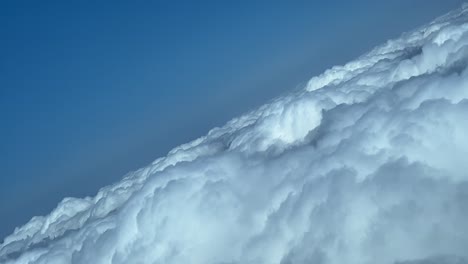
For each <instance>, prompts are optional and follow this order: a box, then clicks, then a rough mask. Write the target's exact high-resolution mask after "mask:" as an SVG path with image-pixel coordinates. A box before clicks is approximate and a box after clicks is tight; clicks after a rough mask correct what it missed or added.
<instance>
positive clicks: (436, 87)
mask: <svg viewBox="0 0 468 264" xmlns="http://www.w3.org/2000/svg"><path fill="white" fill-rule="evenodd" d="M467 64H468V7H463V8H460V9H459V10H455V11H453V12H451V13H449V14H447V15H445V16H443V17H440V18H438V19H436V20H435V21H434V22H432V23H430V24H428V25H426V26H424V27H421V28H419V29H417V30H415V31H413V32H410V33H406V34H404V35H403V36H402V37H401V38H399V39H396V40H390V41H388V42H387V43H385V44H384V45H382V46H379V47H377V48H375V49H374V50H372V51H371V52H369V53H367V54H365V55H363V56H361V57H360V58H358V59H357V60H355V61H352V62H350V63H348V64H346V65H344V66H336V67H333V68H331V69H329V70H327V71H326V72H324V73H323V74H322V75H320V76H317V77H314V78H312V79H311V80H310V81H309V82H308V84H307V85H306V87H305V88H304V89H303V90H301V91H298V92H295V93H293V94H290V95H288V96H285V97H281V98H278V99H276V100H273V101H272V102H271V103H269V104H266V105H264V106H262V107H260V108H259V109H257V110H255V111H252V112H250V113H247V114H245V115H243V116H241V117H239V118H236V119H233V120H231V121H230V122H228V123H227V124H226V125H225V126H223V127H221V128H214V129H213V130H211V131H210V132H209V133H208V134H207V135H206V136H204V137H202V138H199V139H197V140H195V141H193V142H190V143H188V144H185V145H182V146H179V147H177V148H175V149H173V150H172V151H171V152H170V153H169V154H168V155H167V156H166V157H163V158H159V159H157V160H156V161H154V162H153V163H152V164H150V165H149V166H147V167H145V168H142V169H140V170H138V171H136V172H132V173H129V174H128V175H127V176H126V177H125V178H123V179H122V180H121V181H120V182H117V183H115V184H113V185H111V186H107V187H104V188H102V189H101V190H100V191H99V193H98V194H97V195H96V196H95V197H86V198H83V199H78V198H66V199H64V200H63V201H62V202H61V203H59V204H58V206H57V208H56V209H55V210H54V211H52V212H51V213H50V214H49V215H47V216H37V217H33V218H32V219H31V220H30V222H29V223H27V224H26V225H24V226H22V227H20V228H17V229H16V230H15V232H14V233H13V234H11V235H10V236H8V237H6V238H5V240H4V242H3V244H1V245H0V263H4V264H13V263H15V264H16V263H18V264H19V263H44V264H45V263H47V264H56V263H86V264H89V263H93V264H94V263H95V264H99V263H113V264H119V263H136V264H138V263H165V264H172V263H218V264H221V263H224V264H227V263H252V264H253V263H255V264H262V263H265V264H267V263H268V264H270V263H281V264H292V263H315V264H343V263H347V264H354V263H356V264H358V263H359V264H367V263H368V264H375V263H401V264H403V263H404V264H429V263H438V264H449V263H452V264H461V263H468V262H467V259H468V251H467V248H468V220H467V219H468V70H467Z"/></svg>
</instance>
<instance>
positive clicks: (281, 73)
mask: <svg viewBox="0 0 468 264" xmlns="http://www.w3.org/2000/svg"><path fill="white" fill-rule="evenodd" d="M461 2H462V1H455V0H447V1H422V0H415V1H403V0H397V1H364V0H360V1H352V2H351V1H327V2H326V3H320V4H319V3H318V1H309V2H304V3H302V2H301V3H300V2H296V3H295V4H291V2H289V1H278V2H275V3H270V2H269V4H265V2H262V1H258V2H257V1H245V2H244V3H242V4H241V3H227V2H223V3H222V4H221V2H219V1H216V2H215V1H213V2H204V3H203V4H200V3H189V2H188V1H187V2H182V1H167V2H165V1H153V2H151V1H138V2H132V3H131V4H130V2H128V3H123V2H118V3H116V2H113V3H111V2H108V3H105V2H104V1H101V2H99V3H93V2H91V1H89V2H88V1H79V2H78V1H76V2H72V3H64V2H63V1H47V3H45V2H33V1H31V2H26V1H14V2H13V1H12V2H9V3H5V2H3V3H2V4H1V6H0V19H1V21H0V34H1V36H2V37H1V39H2V41H1V43H0V47H1V49H0V56H1V57H0V115H1V116H0V118H1V120H2V124H1V129H0V144H1V148H0V173H1V176H0V215H9V216H10V217H9V218H8V219H5V218H2V219H1V226H0V237H2V238H3V237H4V236H5V235H7V234H8V233H10V232H12V231H13V229H14V227H15V226H18V225H21V224H23V223H25V222H26V221H27V220H29V219H30V218H31V217H32V216H34V215H42V214H45V213H47V212H49V211H50V210H51V209H52V208H54V207H55V205H56V204H57V203H58V202H59V201H60V200H61V199H62V198H64V197H67V196H76V197H83V196H88V195H93V194H94V193H96V191H97V190H98V189H99V188H100V187H102V186H104V185H107V184H109V183H111V182H114V181H117V180H118V179H120V178H121V177H122V176H123V175H124V174H125V173H127V172H129V171H131V170H135V169H137V168H139V167H141V166H144V165H146V164H148V163H149V162H151V161H152V160H154V159H155V158H157V157H159V156H162V155H165V153H166V152H167V151H169V150H170V149H171V148H172V147H175V146H177V145H179V144H181V143H184V142H187V141H189V140H191V139H194V138H196V137H199V136H201V135H203V134H205V133H206V132H207V131H208V130H209V129H210V128H212V127H214V126H220V125H222V124H224V123H225V122H226V121H228V120H229V119H230V118H232V117H235V116H237V115H239V114H241V113H243V112H246V111H247V110H249V109H251V108H253V107H255V106H258V105H259V104H261V103H264V102H266V101H267V100H268V99H271V98H273V97H275V96H278V95H280V94H282V93H284V92H286V91H290V90H291V89H294V88H295V86H297V85H300V84H301V83H302V82H304V81H307V80H308V79H309V78H310V77H312V76H314V75H316V74H318V73H320V72H321V71H323V70H325V69H327V68H328V67H330V66H333V65H336V64H342V63H345V62H347V61H349V60H350V59H353V58H355V57H357V56H359V55H360V54H362V53H363V52H365V51H367V50H369V49H370V48H372V47H374V46H375V45H377V44H380V43H382V42H383V41H385V40H387V39H389V38H393V37H397V36H398V35H399V33H401V32H403V31H408V30H411V29H413V28H414V27H416V26H420V25H421V24H423V23H425V22H428V21H430V20H431V19H433V18H434V17H436V16H438V15H441V14H443V13H445V12H447V11H448V10H450V9H453V8H456V7H457V6H459V5H460V4H461ZM396 13H398V16H395V14H396ZM344 45H345V46H346V49H345V48H343V46H344Z"/></svg>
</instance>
